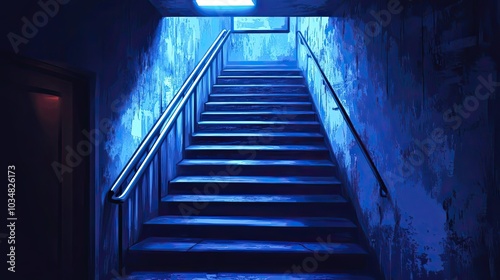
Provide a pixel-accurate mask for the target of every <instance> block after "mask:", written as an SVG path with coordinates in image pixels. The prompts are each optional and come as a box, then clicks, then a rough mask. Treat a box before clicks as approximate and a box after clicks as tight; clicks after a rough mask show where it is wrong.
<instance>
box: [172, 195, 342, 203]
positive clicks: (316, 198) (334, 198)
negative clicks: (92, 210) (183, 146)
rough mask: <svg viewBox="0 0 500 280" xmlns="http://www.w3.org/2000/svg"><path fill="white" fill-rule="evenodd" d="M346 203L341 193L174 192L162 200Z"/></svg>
mask: <svg viewBox="0 0 500 280" xmlns="http://www.w3.org/2000/svg"><path fill="white" fill-rule="evenodd" d="M195 201H196V202H234V203H238V202H242V203H253V202H255V203H321V202H324V203H346V202H347V200H346V199H345V198H344V197H342V196H341V195H253V194H252V195H196V194H173V195H167V196H165V197H163V198H162V202H195Z"/></svg>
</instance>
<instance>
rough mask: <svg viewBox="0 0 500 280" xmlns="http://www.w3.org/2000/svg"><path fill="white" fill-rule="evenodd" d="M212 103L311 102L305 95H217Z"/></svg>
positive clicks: (211, 100)
mask: <svg viewBox="0 0 500 280" xmlns="http://www.w3.org/2000/svg"><path fill="white" fill-rule="evenodd" d="M209 101H210V102H252V101H253V102H264V101H267V102H287V101H295V102H310V96H309V95H308V94H304V93H217V94H211V95H210V97H209Z"/></svg>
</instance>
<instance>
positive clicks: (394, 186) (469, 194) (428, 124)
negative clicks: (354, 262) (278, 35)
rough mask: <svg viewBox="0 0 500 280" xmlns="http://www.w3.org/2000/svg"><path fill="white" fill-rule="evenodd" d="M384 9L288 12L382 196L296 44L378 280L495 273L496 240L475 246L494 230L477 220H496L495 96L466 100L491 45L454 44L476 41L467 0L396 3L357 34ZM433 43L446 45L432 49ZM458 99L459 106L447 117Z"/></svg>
mask: <svg viewBox="0 0 500 280" xmlns="http://www.w3.org/2000/svg"><path fill="white" fill-rule="evenodd" d="M393 2H394V1H393ZM383 4H384V3H382V2H381V3H380V5H372V4H366V5H363V4H356V5H357V6H356V8H353V9H352V11H351V12H350V13H349V14H348V15H347V16H346V17H345V18H326V17H325V18H317V17H316V18H314V17H310V18H299V19H298V29H299V30H300V31H301V32H302V33H304V35H305V36H306V39H307V41H308V43H309V45H310V46H311V48H312V50H313V52H314V53H315V55H316V56H317V58H318V60H319V61H320V64H321V67H322V68H323V70H324V72H325V74H326V76H327V77H328V79H329V81H330V82H331V84H332V86H333V88H334V90H335V91H336V94H338V96H339V98H340V100H341V101H342V105H343V106H344V107H345V108H346V110H347V112H348V115H349V116H350V118H351V120H352V121H353V123H354V126H355V127H356V129H357V131H358V133H359V134H360V136H361V138H362V139H363V142H364V143H365V145H366V146H367V148H368V150H369V153H370V155H371V157H372V158H373V159H374V161H375V164H376V166H377V167H378V169H379V171H380V172H381V173H382V176H383V178H384V180H385V182H386V183H387V184H388V187H389V191H390V196H391V200H387V199H384V198H381V197H380V196H379V195H378V184H377V182H376V180H375V178H374V176H373V175H372V174H373V173H372V172H371V170H370V168H369V166H368V164H367V163H366V160H365V159H364V157H363V155H362V153H361V151H360V149H359V147H358V146H357V144H356V143H355V142H354V138H353V137H352V136H351V134H350V132H349V130H348V128H347V126H346V125H345V122H344V121H343V120H342V118H341V115H340V113H339V112H338V111H336V110H334V108H335V107H336V106H337V104H335V102H334V99H333V98H332V97H331V96H330V93H329V92H328V91H325V87H324V86H323V85H322V84H321V78H320V76H319V72H318V71H317V70H316V69H315V66H313V61H312V60H311V59H307V58H306V56H305V50H304V48H300V49H299V54H298V61H299V65H300V67H301V68H302V69H303V70H304V72H305V74H306V76H307V80H308V84H309V88H310V90H311V92H312V93H313V98H314V102H315V104H316V106H317V109H318V111H319V113H320V116H321V120H322V122H323V124H324V126H325V130H326V132H327V135H328V139H329V141H330V143H331V145H332V148H333V149H334V152H335V155H336V157H337V160H338V161H339V164H340V166H341V170H342V171H343V177H344V179H345V180H346V182H348V184H347V185H348V186H349V188H348V189H347V192H348V193H349V195H350V197H351V198H352V199H353V202H354V203H355V205H356V207H357V209H358V214H359V215H360V221H361V224H362V226H363V230H364V231H365V233H366V235H367V236H368V240H369V242H370V245H371V247H372V249H373V250H374V252H375V253H376V254H377V255H378V257H379V258H380V259H379V261H380V265H381V269H382V270H383V272H384V274H385V276H386V277H387V279H496V277H497V276H498V275H499V271H498V269H499V267H498V263H499V262H500V256H499V253H492V252H494V251H495V252H498V251H500V246H499V244H500V243H499V241H494V242H491V241H489V242H488V243H485V242H484V239H485V238H486V236H491V232H496V234H497V237H500V231H499V229H500V226H499V222H498V218H497V221H495V222H492V221H491V219H490V220H489V221H488V218H486V217H495V216H497V215H498V211H496V212H495V211H494V210H493V209H492V208H491V207H492V205H493V204H499V203H500V200H499V196H498V192H499V190H498V182H497V183H496V184H495V181H494V179H493V172H494V165H493V161H492V159H491V157H492V156H491V155H492V154H493V147H494V144H493V143H494V141H495V140H494V137H493V135H494V132H493V131H494V130H493V126H491V125H490V123H493V122H494V120H495V115H494V114H492V112H491V111H490V110H491V106H492V104H493V102H494V101H493V100H492V99H491V98H489V99H484V100H482V101H479V100H476V101H478V102H476V101H475V100H474V98H472V97H471V96H473V95H474V91H475V89H476V88H477V87H478V85H480V84H481V79H482V78H481V77H483V79H487V78H486V77H489V76H491V75H492V77H493V80H494V81H498V80H500V77H499V76H498V65H497V64H496V63H495V62H494V58H493V57H492V53H491V50H487V49H484V48H481V47H479V46H478V45H477V44H478V42H477V41H475V43H471V40H460V37H464V36H465V37H467V36H473V37H474V38H478V37H477V35H478V34H475V33H474V32H476V31H474V30H478V29H474V26H475V25H476V24H477V22H476V21H475V19H476V18H477V17H475V15H474V13H473V12H472V11H474V9H473V8H472V7H470V6H469V5H468V4H465V3H461V4H453V5H450V6H448V7H446V6H444V7H441V6H440V7H437V6H435V7H431V6H430V5H422V6H417V5H413V4H411V3H408V2H401V3H400V5H401V7H402V13H401V14H399V15H395V14H392V16H391V20H389V21H390V22H389V23H388V24H387V25H385V26H382V28H381V29H380V31H379V34H378V35H376V36H367V33H366V32H367V31H369V30H370V26H369V25H370V24H371V23H370V22H376V21H374V18H373V17H371V13H372V14H373V13H375V14H376V13H377V12H376V11H383V10H384V9H387V6H386V5H383ZM471 5H472V4H471ZM353 6H354V4H353ZM450 10H453V11H455V12H456V13H455V14H453V15H452V14H450V13H449V11H450ZM422 11H425V12H424V13H423V14H422ZM457 11H462V12H460V13H458V12H457ZM464 11H471V12H470V13H466V12H464ZM436 21H437V22H442V24H440V25H437V24H436ZM485 21H486V20H485ZM444 23H446V24H444ZM367 25H368V27H367ZM371 25H373V24H371ZM457 26H459V27H457ZM379 27H380V26H379ZM459 36H460V37H459ZM467 38H469V37H467ZM440 42H451V43H446V46H447V47H446V48H443V43H440ZM479 44H481V42H479ZM483 44H484V43H483ZM472 47H474V48H475V50H474V51H469V48H472ZM443 78H444V79H445V81H446V82H444V83H443ZM465 100H468V101H467V102H468V104H465ZM476 103H477V105H476ZM454 104H458V106H459V107H457V106H456V105H454ZM465 106H468V111H467V108H466V109H465V112H462V113H460V112H457V110H461V109H460V108H462V110H464V109H463V108H465ZM457 108H458V109H457ZM449 109H451V110H450V113H449V114H450V115H446V112H447V110H449ZM461 114H462V115H461ZM496 114H498V113H496ZM465 116H466V117H465ZM458 118H460V120H459V119H458ZM497 119H498V116H497ZM458 123H460V125H458ZM454 126H455V127H456V129H454V128H453V127H454ZM497 142H498V139H497ZM492 194H495V195H492ZM490 195H492V196H491V197H490ZM495 213H496V214H495ZM497 217H498V216H497ZM497 240H498V239H497Z"/></svg>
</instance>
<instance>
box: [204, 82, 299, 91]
mask: <svg viewBox="0 0 500 280" xmlns="http://www.w3.org/2000/svg"><path fill="white" fill-rule="evenodd" d="M212 93H308V89H307V87H306V86H305V85H271V84H268V85H214V86H213V88H212Z"/></svg>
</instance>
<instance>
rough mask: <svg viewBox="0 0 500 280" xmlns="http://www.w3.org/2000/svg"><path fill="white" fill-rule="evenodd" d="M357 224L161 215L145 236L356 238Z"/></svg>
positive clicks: (305, 219)
mask: <svg viewBox="0 0 500 280" xmlns="http://www.w3.org/2000/svg"><path fill="white" fill-rule="evenodd" d="M356 230H357V227H356V225H355V224H354V223H353V222H351V221H350V220H348V219H344V218H330V217H328V218H317V217H303V218H300V217H294V218H279V217H277V218H269V217H227V216H191V217H190V216H187V217H184V216H159V217H156V218H154V219H151V220H149V221H148V222H146V223H145V224H144V227H143V236H144V237H146V238H147V237H151V236H162V237H183V238H209V239H231V238H232V237H235V236H238V238H239V239H245V240H283V241H311V242H314V241H316V239H317V237H318V236H329V235H330V237H331V239H332V241H333V242H352V241H355V235H356Z"/></svg>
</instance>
